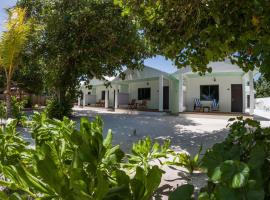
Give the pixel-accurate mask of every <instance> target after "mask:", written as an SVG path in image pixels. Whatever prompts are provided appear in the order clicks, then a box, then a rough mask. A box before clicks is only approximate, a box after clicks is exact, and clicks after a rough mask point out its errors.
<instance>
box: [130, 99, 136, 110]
mask: <svg viewBox="0 0 270 200" xmlns="http://www.w3.org/2000/svg"><path fill="white" fill-rule="evenodd" d="M136 108H137V103H136V99H132V100H131V102H130V103H129V104H128V109H136Z"/></svg>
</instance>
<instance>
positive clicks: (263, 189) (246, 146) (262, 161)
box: [171, 117, 270, 200]
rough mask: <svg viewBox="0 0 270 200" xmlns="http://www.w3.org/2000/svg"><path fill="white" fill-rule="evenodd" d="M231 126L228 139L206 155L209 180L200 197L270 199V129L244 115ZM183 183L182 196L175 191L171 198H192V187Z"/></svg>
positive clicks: (203, 199) (211, 199)
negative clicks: (244, 118)
mask: <svg viewBox="0 0 270 200" xmlns="http://www.w3.org/2000/svg"><path fill="white" fill-rule="evenodd" d="M234 120H235V119H231V121H234ZM229 127H230V134H229V135H228V137H227V138H226V140H225V141H224V142H222V143H218V144H215V145H214V146H213V148H211V149H208V150H207V152H206V154H205V155H204V157H203V158H202V167H204V168H205V169H206V170H207V175H208V177H209V181H208V185H207V186H206V187H204V188H202V189H201V191H200V193H199V199H200V200H216V199H221V200H223V199H224V200H225V199H233V200H245V199H248V200H267V199H269V198H270V190H269V186H270V173H269V172H270V143H269V141H270V129H269V128H262V127H261V126H260V123H259V122H257V121H254V120H251V119H246V120H243V118H242V117H239V118H237V121H234V123H233V124H231V125H229ZM183 187H186V189H185V188H183ZM183 187H180V188H178V189H176V190H175V192H174V193H175V194H176V193H177V194H178V198H177V197H176V196H175V195H172V196H173V197H174V198H171V200H174V199H192V195H193V192H189V191H190V187H187V186H183ZM187 188H188V189H187ZM187 190H188V191H187Z"/></svg>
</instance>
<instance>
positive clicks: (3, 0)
mask: <svg viewBox="0 0 270 200" xmlns="http://www.w3.org/2000/svg"><path fill="white" fill-rule="evenodd" d="M15 3H16V0H0V32H1V31H3V23H4V21H5V20H6V13H5V8H8V7H10V6H13V5H15ZM145 65H147V66H150V67H153V68H156V69H159V70H162V71H165V72H168V73H172V72H175V71H176V67H174V65H173V63H172V62H171V61H169V60H166V59H165V58H164V57H163V56H156V57H155V58H151V59H147V60H145Z"/></svg>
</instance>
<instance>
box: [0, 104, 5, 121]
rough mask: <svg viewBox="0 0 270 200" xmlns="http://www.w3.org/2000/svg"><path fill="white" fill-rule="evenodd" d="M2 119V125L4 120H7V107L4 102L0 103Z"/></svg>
mask: <svg viewBox="0 0 270 200" xmlns="http://www.w3.org/2000/svg"><path fill="white" fill-rule="evenodd" d="M0 118H1V123H2V119H4V118H6V105H5V102H4V101H0Z"/></svg>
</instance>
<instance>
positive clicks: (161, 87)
mask: <svg viewBox="0 0 270 200" xmlns="http://www.w3.org/2000/svg"><path fill="white" fill-rule="evenodd" d="M158 91H159V101H158V102H159V107H158V110H159V111H161V112H162V111H163V75H161V76H160V77H159V90H158Z"/></svg>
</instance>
